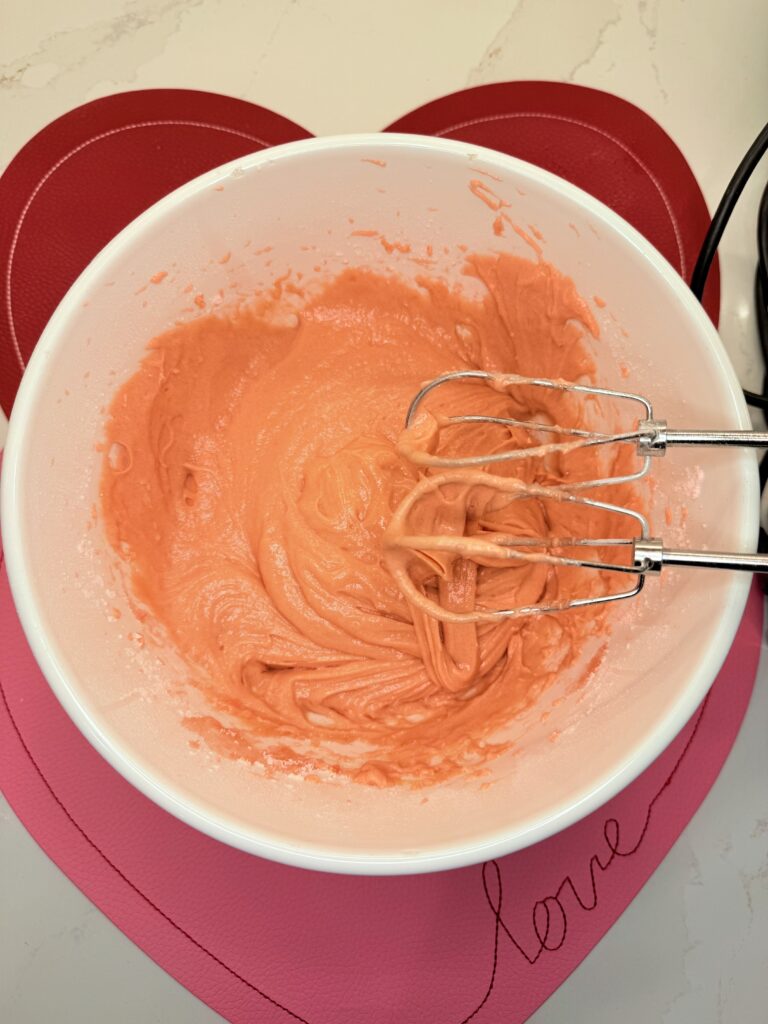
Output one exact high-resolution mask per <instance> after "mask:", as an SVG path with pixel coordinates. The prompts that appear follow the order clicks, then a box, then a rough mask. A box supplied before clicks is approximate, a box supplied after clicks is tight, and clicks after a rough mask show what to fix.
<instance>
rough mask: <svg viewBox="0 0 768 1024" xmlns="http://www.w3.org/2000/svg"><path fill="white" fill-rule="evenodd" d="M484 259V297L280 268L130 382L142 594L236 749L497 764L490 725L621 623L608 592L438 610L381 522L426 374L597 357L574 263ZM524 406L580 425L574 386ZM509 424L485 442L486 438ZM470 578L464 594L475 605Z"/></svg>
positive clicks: (463, 398) (127, 446)
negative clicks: (602, 596)
mask: <svg viewBox="0 0 768 1024" xmlns="http://www.w3.org/2000/svg"><path fill="white" fill-rule="evenodd" d="M466 270H467V273H468V274H469V275H471V276H472V277H474V278H475V279H476V281H479V282H480V283H481V284H482V286H483V290H484V294H483V297H482V298H481V299H479V300H470V299H468V298H467V297H466V296H465V295H463V294H462V293H461V292H460V291H459V290H457V289H453V288H449V287H448V286H447V285H446V284H444V283H442V282H440V281H437V280H432V279H429V278H424V279H422V280H420V281H419V283H418V286H411V285H409V284H407V283H405V282H404V281H402V280H400V279H398V278H394V277H392V278H384V277H382V276H377V275H376V274H374V273H372V272H368V271H363V270H354V269H350V270H346V271H344V272H343V273H341V274H340V275H339V276H338V277H336V278H335V279H333V280H331V281H329V282H328V283H327V284H326V285H325V286H324V288H323V289H322V291H320V292H319V293H315V294H314V295H309V294H308V295H306V296H305V297H304V298H303V300H302V301H303V305H301V307H300V309H299V312H298V314H296V313H294V312H292V311H291V310H293V309H295V306H293V307H291V310H289V309H288V307H287V306H286V303H285V295H284V294H281V291H280V289H279V288H276V289H274V290H273V291H272V292H271V293H270V294H268V295H264V296H261V297H259V298H258V300H257V301H255V302H254V303H253V304H252V305H251V306H250V307H249V308H247V309H241V310H239V311H236V312H233V313H232V314H230V315H228V316H225V315H221V316H212V315H209V316H200V317H199V318H197V319H195V320H193V321H191V322H189V323H185V324H183V325H180V326H177V327H175V328H173V329H171V330H169V331H168V332H166V333H165V334H163V335H161V336H160V337H158V338H156V339H154V340H153V341H152V342H151V343H150V345H149V348H148V353H147V355H146V357H145V359H144V360H143V362H142V364H141V367H140V368H139V370H138V371H137V372H136V373H135V374H134V376H133V377H132V378H131V379H130V380H128V382H127V383H126V384H125V385H124V386H123V387H122V388H121V389H120V391H119V392H118V394H117V396H116V397H115V399H114V401H113V403H112V405H111V408H110V412H109V419H108V423H107V426H106V452H107V454H106V455H105V461H104V467H103V476H102V485H101V511H102V515H103V520H104V523H105V526H106V530H107V535H108V538H109V540H110V543H111V544H112V546H113V547H114V549H115V551H116V552H118V553H119V555H120V557H121V558H122V559H124V560H125V562H126V563H127V569H128V572H129V579H130V588H131V591H132V595H133V597H134V599H135V601H136V603H137V605H138V606H140V607H141V608H142V609H143V614H148V615H150V616H152V617H153V618H154V619H156V620H157V621H159V622H160V623H161V624H162V626H163V627H164V628H165V631H166V632H167V635H168V637H169V638H170V640H171V642H172V643H173V645H174V646H175V647H176V649H177V650H178V652H179V653H180V654H181V656H182V657H183V658H184V660H185V662H186V663H187V664H188V665H189V669H190V678H191V680H192V681H193V683H194V684H195V685H196V686H197V687H199V688H200V689H202V691H203V692H204V693H205V695H206V696H207V698H208V701H209V704H210V714H209V715H204V716H188V717H187V719H186V724H187V726H188V727H189V728H190V729H191V730H192V731H193V732H194V733H195V734H197V735H198V736H201V737H202V738H203V739H204V740H205V741H206V743H207V744H208V745H209V746H210V747H212V748H213V749H214V750H216V751H218V752H220V753H222V754H224V755H225V756H232V757H238V758H244V759H246V760H248V761H251V762H252V763H254V765H258V766H260V768H261V770H265V771H267V772H280V771H286V772H293V773H300V774H302V775H304V776H305V777H309V778H311V777H312V776H313V775H316V774H320V773H322V774H324V775H326V774H328V773H332V774H334V775H338V776H343V777H349V778H352V779H354V780H355V781H357V782H361V783H368V784H372V785H379V786H385V785H391V784H396V783H407V784H411V785H428V784H431V783H435V782H438V781H441V780H443V779H446V778H450V777H452V776H455V775H458V774H468V773H481V772H482V771H483V766H484V765H485V764H486V762H487V761H488V760H489V759H490V758H491V757H493V756H495V755H497V754H498V753H499V752H500V751H501V750H503V749H505V744H504V743H503V742H501V741H498V740H496V741H494V739H493V736H494V733H498V731H499V729H500V728H501V727H502V726H503V725H504V724H505V723H507V722H509V720H510V719H511V718H512V716H514V715H515V714H516V713H517V712H519V711H520V709H522V708H523V707H525V706H528V705H529V704H530V703H531V702H532V701H534V700H535V699H536V698H537V695H539V694H541V692H542V691H543V690H545V689H546V688H547V687H548V686H549V685H550V683H551V682H552V681H553V680H554V679H555V678H556V677H557V676H558V674H559V673H561V672H563V671H564V670H565V669H566V668H567V666H569V665H572V664H574V663H576V662H577V660H578V659H579V658H580V657H581V656H582V655H583V652H584V651H585V649H587V645H590V644H591V645H592V646H594V644H595V638H600V637H601V636H602V635H603V634H604V632H605V626H606V624H605V615H604V614H603V613H601V612H599V611H598V612H596V611H595V610H593V609H589V610H582V611H573V612H568V613H564V614H562V615H558V616H552V615H546V616H541V617H535V618H526V619H518V620H507V621H502V622H495V623H479V624H477V623H471V624H461V625H456V626H453V625H450V624H448V625H446V624H442V625H438V624H437V623H436V621H435V620H433V619H431V618H429V617H428V616H425V615H424V613H423V612H422V611H420V610H419V609H417V608H415V607H412V606H411V605H409V603H408V602H407V601H406V599H405V598H404V596H403V594H402V593H401V591H400V590H399V588H398V586H397V585H396V583H395V581H394V579H393V577H392V575H391V574H390V573H389V571H388V570H387V566H386V563H385V553H384V548H383V544H382V541H383V536H384V533H385V530H386V528H387V526H388V524H389V523H390V521H391V519H392V516H393V512H394V511H395V509H396V508H397V507H398V505H399V504H400V502H401V501H402V499H403V498H404V497H405V496H406V495H407V494H408V493H409V492H410V491H411V489H412V488H413V487H414V486H415V485H416V484H417V482H418V481H419V479H420V478H421V477H422V471H421V470H419V469H418V468H417V467H416V466H415V465H413V464H412V462H411V461H409V459H407V458H406V457H404V455H403V454H401V452H399V451H398V449H397V447H396V445H397V442H398V438H399V435H400V434H401V431H402V425H403V418H404V412H405V410H406V408H407V406H408V403H409V401H410V399H411V397H412V396H413V394H414V393H415V392H416V391H417V390H418V388H419V386H420V384H421V383H422V382H423V381H425V380H427V379H429V378H432V377H435V376H437V375H439V374H441V373H443V372H445V371H447V370H451V369H459V368H467V367H479V368H482V369H488V370H499V371H514V372H517V373H521V374H529V375H533V374H538V375H543V376H548V377H558V378H565V379H570V380H576V379H578V378H581V377H584V376H590V375H592V374H593V372H594V365H593V360H592V357H591V355H590V348H589V345H588V344H587V342H586V340H585V339H586V336H588V335H596V334H597V328H596V324H595V322H594V319H593V317H592V315H591V313H590V311H589V308H588V306H587V305H586V303H585V302H584V301H583V300H582V299H581V298H580V296H579V295H578V294H577V292H576V290H575V288H574V285H573V283H572V282H571V281H570V280H569V279H568V278H566V277H564V276H563V275H561V274H560V273H559V272H558V271H557V270H556V269H555V268H554V267H552V266H551V265H549V264H548V263H546V262H545V261H543V260H539V261H536V262H532V261H528V260H524V259H521V258H519V257H515V256H512V255H501V256H497V255H482V256H474V257H471V258H470V259H469V260H468V263H467V268H466ZM293 298H295V296H294V297H293ZM445 401H448V402H454V403H455V402H459V403H464V405H465V406H467V405H469V406H472V407H473V408H474V409H475V411H494V412H496V411H497V410H501V411H503V410H504V409H508V406H509V402H510V401H511V399H509V398H508V397H507V396H505V395H502V394H499V393H497V392H493V391H492V390H491V389H489V388H485V387H478V388H470V389H466V388H464V389H462V391H461V394H460V395H459V393H458V392H457V393H456V394H455V395H453V396H451V395H450V393H449V394H447V395H446V396H445ZM478 406H480V408H478ZM521 412H527V413H528V414H529V415H531V414H535V415H539V414H541V413H544V414H548V415H551V416H552V418H553V419H555V420H557V421H559V422H561V423H562V424H563V425H578V423H577V420H578V419H579V410H578V407H577V406H576V405H575V404H574V403H573V402H572V401H571V400H570V399H569V397H568V396H567V395H563V394H560V393H550V394H548V395H547V396H545V397H544V398H543V399H542V404H541V405H540V406H537V408H535V409H533V408H531V409H527V410H526V409H523V410H521V409H520V408H519V402H518V406H516V408H515V412H514V414H515V415H517V416H520V415H521ZM498 429H499V428H493V427H487V426H486V427H485V429H484V430H476V431H475V433H474V434H473V436H472V438H471V440H472V444H473V445H475V446H477V450H486V449H487V447H488V446H489V445H492V444H495V443H497V442H498V437H497V435H496V433H494V431H498ZM459 440H461V439H459ZM466 441H467V438H466V437H465V438H464V439H463V442H462V443H464V444H466ZM441 443H443V442H441ZM457 443H458V441H457V440H456V439H453V440H448V441H446V442H445V444H446V446H447V447H446V450H447V451H450V446H451V444H454V445H456V444H457ZM465 450H466V449H465ZM597 457H598V456H597V455H589V454H588V453H587V454H584V453H582V454H581V455H580V458H581V459H582V465H585V463H584V461H583V460H589V459H590V458H597ZM516 465H517V468H516V469H515V471H514V472H516V473H518V474H520V473H522V474H523V475H524V476H525V478H526V479H530V480H537V481H540V482H541V481H543V482H546V483H557V482H559V481H560V480H562V479H563V478H564V477H565V476H566V475H567V473H568V472H569V469H568V466H567V465H566V464H565V462H562V464H561V462H560V461H559V460H558V459H546V460H543V461H542V462H534V460H526V461H525V462H523V463H518V464H516ZM588 468H589V467H588V465H587V469H588ZM465 497H466V495H465ZM435 500H436V501H438V499H437V498H436V499H435ZM439 500H440V501H442V500H444V498H440V499H439ZM612 500H616V501H617V502H621V501H625V502H626V500H627V492H626V491H623V493H622V492H621V489H614V491H613V492H612ZM433 511H434V512H435V515H437V516H438V518H439V515H440V514H441V513H440V510H439V509H437V508H436V509H434V510H433ZM521 514H522V513H521ZM525 514H526V515H527V516H529V520H530V516H533V519H534V520H535V522H534V521H528V527H529V528H531V529H533V528H536V529H542V530H544V531H545V532H546V531H547V530H550V531H551V530H553V529H556V532H564V531H565V532H567V531H570V532H571V533H572V534H578V533H580V532H581V533H583V532H584V529H585V524H584V523H583V522H581V521H580V520H579V519H578V516H577V519H576V520H575V521H574V520H573V518H572V517H573V513H569V510H568V507H567V506H562V507H559V508H558V513H557V517H558V518H557V522H554V523H553V520H552V515H551V510H548V509H547V508H546V507H545V506H544V505H541V506H540V507H539V508H538V509H535V508H534V509H533V510H532V511H530V512H526V513H525ZM569 515H570V516H571V519H570V520H569ZM502 518H503V516H502ZM519 525H520V524H519V523H518V526H519ZM592 525H593V528H594V529H595V530H596V531H597V533H598V534H599V533H600V530H601V529H602V530H609V529H614V524H613V523H612V524H610V526H609V525H608V524H605V523H600V522H599V521H598V522H596V523H594V522H593V524H592ZM614 532H615V529H614ZM594 579H595V583H594V584H593V585H594V586H595V587H597V588H600V587H603V588H604V587H605V586H607V584H606V583H605V582H604V581H603V580H602V579H601V577H598V576H595V577H594ZM552 586H553V577H552V571H551V569H548V568H547V567H546V566H541V565H525V566H521V567H518V568H513V569H511V570H508V572H507V575H506V580H505V582H504V587H505V591H504V597H505V600H508V602H509V603H520V602H521V601H525V602H529V601H531V600H537V599H539V598H540V597H541V595H542V594H543V593H544V592H545V591H547V592H549V591H551V589H552ZM557 586H558V588H559V594H560V596H561V597H563V598H564V597H567V596H568V594H569V593H570V590H569V588H573V587H575V586H576V583H575V581H573V580H572V579H571V577H569V576H568V575H567V574H565V575H563V576H562V577H560V578H559V581H558V583H557ZM473 595H474V590H471V592H470V591H468V590H466V589H465V591H464V592H462V593H459V592H458V591H457V590H456V587H455V586H454V588H453V590H452V592H451V593H450V594H448V593H447V592H446V594H445V595H444V596H445V598H446V600H448V601H449V602H453V603H454V606H455V604H456V602H458V603H459V605H461V604H462V602H464V605H466V603H467V602H468V601H469V602H471V601H473V600H474V596H473ZM597 657H599V653H598V655H597ZM593 663H594V658H593ZM588 670H589V666H588V665H586V666H585V668H584V672H585V673H586V672H588Z"/></svg>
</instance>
